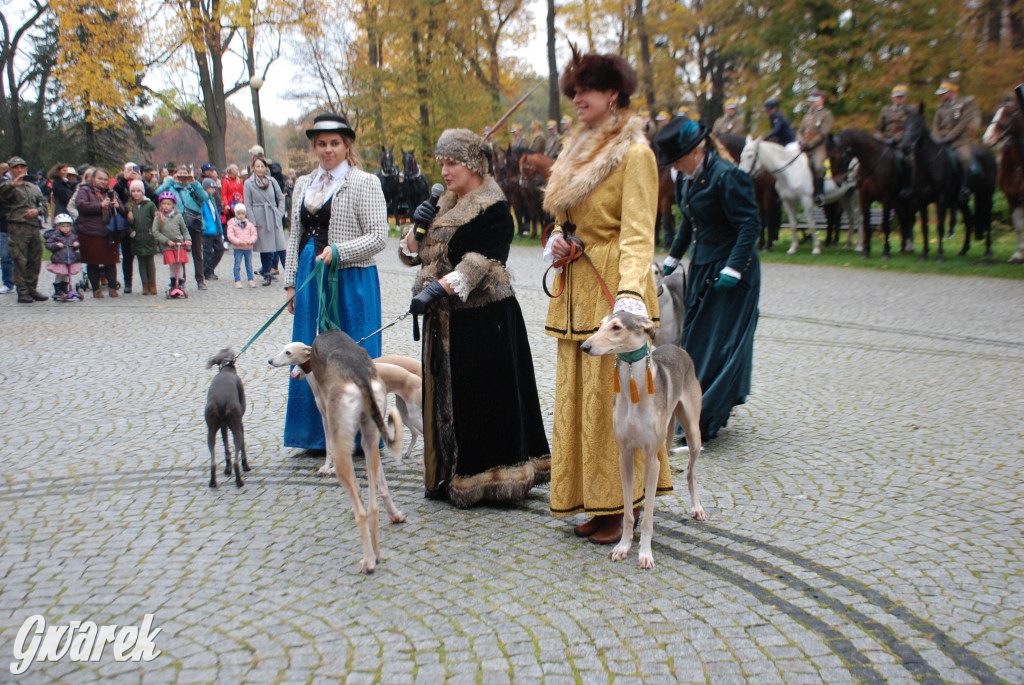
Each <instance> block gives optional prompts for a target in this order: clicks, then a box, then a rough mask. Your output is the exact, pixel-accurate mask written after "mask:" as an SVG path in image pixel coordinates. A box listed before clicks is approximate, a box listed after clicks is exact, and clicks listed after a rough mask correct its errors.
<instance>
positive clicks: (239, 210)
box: [228, 202, 256, 288]
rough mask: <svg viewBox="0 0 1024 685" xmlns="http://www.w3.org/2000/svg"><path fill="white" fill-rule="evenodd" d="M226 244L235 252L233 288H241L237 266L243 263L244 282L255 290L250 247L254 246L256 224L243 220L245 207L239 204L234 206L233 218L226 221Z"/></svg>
mask: <svg viewBox="0 0 1024 685" xmlns="http://www.w3.org/2000/svg"><path fill="white" fill-rule="evenodd" d="M228 242H230V243H231V247H232V248H233V249H234V251H235V287H236V288H241V287H242V280H241V278H240V276H241V274H240V273H239V266H240V263H241V262H243V261H244V262H245V275H246V280H248V281H249V287H250V288H255V287H256V281H254V280H253V279H252V246H253V245H255V244H256V224H254V223H253V222H251V221H249V220H248V219H246V218H245V205H243V204H242V203H241V202H239V203H237V204H235V216H234V217H233V218H231V219H228Z"/></svg>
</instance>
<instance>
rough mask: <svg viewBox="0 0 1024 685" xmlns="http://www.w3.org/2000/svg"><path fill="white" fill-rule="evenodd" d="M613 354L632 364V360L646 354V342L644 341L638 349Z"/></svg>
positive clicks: (635, 360) (638, 359)
mask: <svg viewBox="0 0 1024 685" xmlns="http://www.w3.org/2000/svg"><path fill="white" fill-rule="evenodd" d="M615 356H616V357H618V358H619V359H621V360H622V361H624V362H626V363H627V364H633V363H634V362H638V361H640V360H641V359H643V358H644V357H646V356H647V343H644V346H643V347H641V348H640V349H639V350H633V351H632V352H624V353H619V354H617V355H615Z"/></svg>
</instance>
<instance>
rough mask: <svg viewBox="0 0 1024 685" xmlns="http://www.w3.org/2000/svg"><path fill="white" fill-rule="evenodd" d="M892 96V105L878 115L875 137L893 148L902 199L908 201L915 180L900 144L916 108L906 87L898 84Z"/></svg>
mask: <svg viewBox="0 0 1024 685" xmlns="http://www.w3.org/2000/svg"><path fill="white" fill-rule="evenodd" d="M891 95H892V104H891V105H886V106H885V107H883V108H882V111H881V112H880V113H879V115H878V125H877V126H875V137H876V138H878V139H879V140H881V141H882V142H883V143H887V144H888V145H890V146H891V147H892V150H893V154H895V155H896V161H897V163H898V164H899V169H900V197H901V198H904V199H906V198H909V197H910V194H911V192H912V189H913V179H912V177H911V173H912V171H911V168H910V165H909V164H908V162H907V158H906V157H904V156H903V153H902V152H900V143H901V142H902V141H903V126H904V123H905V122H906V121H907V117H908V116H910V115H911V114H912V113H913V112H914V108H913V107H911V106H910V105H909V104H907V86H906V85H904V84H902V83H898V84H896V85H895V86H893V89H892V93H891Z"/></svg>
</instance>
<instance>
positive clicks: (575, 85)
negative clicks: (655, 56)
mask: <svg viewBox="0 0 1024 685" xmlns="http://www.w3.org/2000/svg"><path fill="white" fill-rule="evenodd" d="M570 47H572V59H571V60H570V61H569V64H568V65H566V67H565V71H563V72H562V76H561V77H560V78H559V79H558V86H559V88H561V90H562V94H563V95H565V97H567V98H569V99H570V100H571V99H572V98H574V97H576V91H577V90H614V91H615V92H617V93H618V94H619V101H618V102H619V107H629V96H631V95H632V94H633V93H635V92H636V88H637V85H638V84H639V83H640V79H639V78H638V77H637V75H636V71H634V69H633V67H631V66H629V63H628V62H627V61H626V60H624V59H622V58H621V57H619V56H618V55H614V54H608V55H599V54H597V53H595V52H590V53H587V54H586V55H580V53H579V51H578V50H577V49H576V46H575V45H570Z"/></svg>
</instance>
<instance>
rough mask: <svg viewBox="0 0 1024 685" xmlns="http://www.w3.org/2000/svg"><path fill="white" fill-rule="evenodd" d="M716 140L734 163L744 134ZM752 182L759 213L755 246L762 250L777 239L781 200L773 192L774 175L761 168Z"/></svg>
mask: <svg viewBox="0 0 1024 685" xmlns="http://www.w3.org/2000/svg"><path fill="white" fill-rule="evenodd" d="M718 140H719V142H720V143H722V145H724V146H725V148H726V149H727V150H728V151H729V154H730V155H732V161H733V162H734V163H736V162H737V160H739V158H740V155H741V154H742V153H743V146H744V145H746V144H747V139H746V137H745V136H734V135H733V134H731V133H726V134H723V135H720V136H718ZM750 180H751V181H752V182H753V184H754V197H755V198H756V199H757V209H758V212H759V213H760V215H761V236H760V238H759V239H758V241H757V247H758V248H759V249H762V250H770V249H772V245H774V244H775V243H776V242H777V241H778V239H779V228H780V227H781V226H782V201H781V200H780V199H779V194H778V193H777V192H775V177H774V176H772V175H771V174H770V173H768V172H767V171H765V170H764V169H761V170H760V171H758V172H757V173H755V174H754V175H753V176H752V177H751V179H750Z"/></svg>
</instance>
